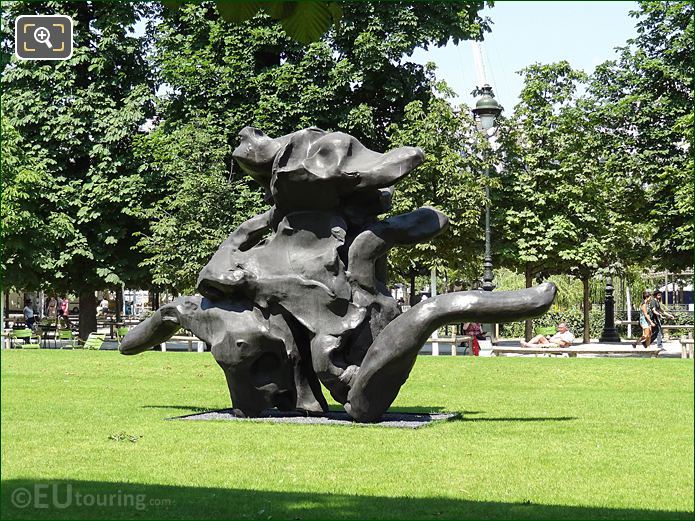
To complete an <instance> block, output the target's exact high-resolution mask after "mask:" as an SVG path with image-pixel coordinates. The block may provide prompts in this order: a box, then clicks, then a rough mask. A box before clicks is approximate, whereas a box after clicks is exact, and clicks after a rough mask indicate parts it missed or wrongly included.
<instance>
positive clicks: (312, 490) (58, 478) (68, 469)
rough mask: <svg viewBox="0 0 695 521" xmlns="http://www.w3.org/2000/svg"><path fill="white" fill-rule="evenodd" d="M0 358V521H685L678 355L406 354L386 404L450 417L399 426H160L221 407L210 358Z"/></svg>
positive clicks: (689, 411)
mask: <svg viewBox="0 0 695 521" xmlns="http://www.w3.org/2000/svg"><path fill="white" fill-rule="evenodd" d="M1 361H2V481H3V487H2V511H1V514H2V516H1V517H2V518H3V519H11V518H34V519H35V518H42V519H46V518H61V519H76V518H95V517H97V518H98V517H101V518H108V519H128V518H179V519H180V518H233V519H271V518H272V519H316V518H323V519H348V518H361V519H406V518H416V519H458V518H494V519H497V518H506V519H508V518H532V519H539V518H564V519H577V518H591V519H596V518H605V519H613V518H615V519H619V518H623V519H627V518H638V519H642V518H650V519H651V518H663V519H672V518H682V519H686V518H689V519H692V512H693V363H692V360H680V359H666V360H661V359H605V358H603V359H582V358H579V359H568V358H535V359H534V358H473V357H457V358H451V357H446V358H445V357H442V358H432V357H421V358H420V359H419V360H418V361H417V364H416V365H415V369H414V370H413V373H412V375H411V378H410V380H409V381H408V383H407V384H406V385H405V386H404V388H403V389H402V391H401V394H400V396H399V397H398V399H397V401H396V403H395V404H394V407H395V408H398V409H400V410H408V411H421V410H427V411H439V410H444V411H456V412H459V413H461V415H462V417H461V419H459V420H456V421H450V422H447V423H439V424H436V425H431V426H428V427H425V428H420V429H416V430H409V429H391V428H380V427H378V426H367V427H365V426H354V427H346V426H321V425H287V424H267V423H257V422H239V423H237V422H183V421H164V419H165V418H168V417H171V416H176V415H182V414H187V413H191V412H195V411H198V410H200V409H215V408H223V407H227V406H229V401H228V400H229V398H228V395H227V390H226V385H225V382H224V377H223V375H222V371H221V370H220V369H219V368H218V367H217V365H216V363H215V362H214V360H213V358H212V357H211V355H210V354H204V355H201V354H197V353H152V352H151V353H145V354H143V355H140V356H136V357H124V356H121V355H119V354H118V353H116V352H103V351H102V352H86V351H52V350H42V351H38V350H33V351H29V350H25V351H22V350H13V351H3V352H2V358H1ZM25 489H26V490H25ZM54 493H55V497H53V494H54ZM68 497H69V498H70V499H71V501H72V503H71V504H70V505H67V500H66V498H68ZM25 502H30V505H29V506H28V507H25V508H20V507H19V506H17V505H20V506H23V504H24V503H25ZM92 503H96V504H92ZM104 503H105V504H104ZM44 504H49V505H52V506H51V507H50V508H49V509H42V508H41V509H36V508H35V506H39V507H41V506H43V505H44Z"/></svg>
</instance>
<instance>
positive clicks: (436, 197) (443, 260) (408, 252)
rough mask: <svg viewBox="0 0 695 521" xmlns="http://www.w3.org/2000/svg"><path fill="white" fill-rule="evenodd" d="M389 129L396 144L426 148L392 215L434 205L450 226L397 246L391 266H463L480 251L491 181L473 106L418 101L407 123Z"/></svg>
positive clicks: (408, 110) (399, 193)
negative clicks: (422, 239) (481, 220)
mask: <svg viewBox="0 0 695 521" xmlns="http://www.w3.org/2000/svg"><path fill="white" fill-rule="evenodd" d="M389 130H390V134H391V146H393V147H396V146H403V145H411V146H419V147H421V148H422V149H423V150H425V151H426V158H425V161H424V163H423V164H422V165H420V166H419V167H418V168H417V169H416V170H415V171H414V172H412V173H411V174H410V175H409V176H408V177H406V178H405V180H403V181H402V182H400V183H399V184H398V185H397V186H396V190H395V192H394V195H393V209H392V214H400V213H406V212H409V211H412V210H415V209H417V208H420V207H422V206H434V207H436V208H437V209H438V210H441V211H442V212H444V213H445V214H446V215H447V216H448V217H449V229H448V230H447V231H446V232H444V233H443V234H441V235H440V236H439V237H437V238H436V239H434V240H432V241H430V242H426V243H421V244H416V245H414V246H409V247H399V248H397V249H395V250H393V251H392V253H391V254H390V256H389V260H390V263H391V266H392V267H393V268H395V269H396V270H397V271H398V272H400V273H401V274H403V275H405V274H407V273H408V272H409V271H410V269H411V268H414V269H417V270H420V269H422V268H423V267H432V266H437V267H446V268H451V269H455V270H463V269H464V268H465V267H466V266H467V265H468V264H470V263H471V260H472V259H474V257H475V252H478V251H480V248H479V245H480V240H479V239H480V237H481V235H482V232H481V228H480V223H479V218H480V215H481V208H482V207H483V206H484V203H485V194H484V186H485V183H486V177H485V171H486V166H485V164H484V163H483V161H482V160H481V159H480V156H479V154H478V153H477V152H478V151H480V150H482V149H483V148H484V147H485V144H486V142H485V141H484V140H483V139H482V138H481V137H480V133H479V132H477V131H476V130H475V126H474V124H473V121H472V119H471V116H470V110H469V109H468V108H467V107H465V106H462V107H460V108H459V110H454V109H453V107H452V106H451V105H450V104H449V103H448V102H447V101H446V100H445V99H441V98H438V97H435V98H432V99H431V100H430V102H429V103H428V104H427V105H423V103H422V102H420V101H413V102H411V103H410V104H409V105H408V106H407V107H406V111H405V116H404V118H403V121H402V123H399V124H394V125H392V126H391V127H390V129H389ZM462 152H463V153H462Z"/></svg>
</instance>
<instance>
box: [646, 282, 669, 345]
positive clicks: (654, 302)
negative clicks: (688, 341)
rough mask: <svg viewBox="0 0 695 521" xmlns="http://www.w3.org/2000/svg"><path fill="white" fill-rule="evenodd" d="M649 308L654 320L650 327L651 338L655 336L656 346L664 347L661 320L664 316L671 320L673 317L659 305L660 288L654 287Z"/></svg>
mask: <svg viewBox="0 0 695 521" xmlns="http://www.w3.org/2000/svg"><path fill="white" fill-rule="evenodd" d="M649 308H650V311H651V315H652V320H653V321H654V327H653V328H652V338H656V347H658V348H659V349H663V348H664V335H663V321H664V318H670V319H671V320H673V319H674V318H675V317H674V316H673V315H672V314H671V313H669V312H668V311H666V310H665V309H664V308H662V307H661V290H659V289H655V290H654V293H652V298H651V300H650V301H649Z"/></svg>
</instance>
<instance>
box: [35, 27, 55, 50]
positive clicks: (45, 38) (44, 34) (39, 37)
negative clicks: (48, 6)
mask: <svg viewBox="0 0 695 521" xmlns="http://www.w3.org/2000/svg"><path fill="white" fill-rule="evenodd" d="M50 38H51V32H50V31H49V30H48V29H46V28H45V27H37V28H36V30H35V31H34V39H35V40H36V41H37V42H39V43H45V44H46V47H48V48H49V49H53V45H51V40H50Z"/></svg>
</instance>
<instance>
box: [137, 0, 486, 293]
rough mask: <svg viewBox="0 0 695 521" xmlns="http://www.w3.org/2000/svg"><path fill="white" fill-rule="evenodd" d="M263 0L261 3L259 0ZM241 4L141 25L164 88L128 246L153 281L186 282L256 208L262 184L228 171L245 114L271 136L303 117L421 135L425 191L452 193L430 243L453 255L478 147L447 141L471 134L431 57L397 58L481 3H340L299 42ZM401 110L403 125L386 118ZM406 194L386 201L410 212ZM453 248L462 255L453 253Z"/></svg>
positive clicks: (143, 155) (182, 11) (187, 9)
mask: <svg viewBox="0 0 695 521" xmlns="http://www.w3.org/2000/svg"><path fill="white" fill-rule="evenodd" d="M277 5H278V6H279V5H280V4H277ZM218 7H219V4H218ZM247 7H248V6H247ZM263 7H264V9H265V10H266V11H268V9H267V8H269V7H270V4H268V5H264V6H263ZM250 8H251V9H250V10H249V11H248V12H247V13H246V14H245V15H244V16H243V18H244V19H246V21H244V22H241V23H234V24H230V23H228V22H227V21H225V19H224V18H220V17H219V15H218V12H217V8H216V7H215V6H214V5H213V4H212V3H210V2H204V3H202V4H193V3H190V4H188V3H187V4H183V5H182V6H181V7H180V8H179V9H177V10H175V11H165V12H164V13H163V19H162V22H161V23H160V24H159V25H158V26H157V27H156V29H153V32H152V36H153V39H154V42H155V52H154V54H153V60H154V63H155V64H156V66H157V71H158V74H159V81H160V82H161V83H165V84H167V85H168V89H167V90H166V94H165V99H164V100H163V102H162V103H161V105H160V107H159V119H160V121H161V122H163V123H160V126H159V127H158V129H157V130H156V131H155V132H153V133H152V136H149V137H148V138H147V139H145V140H142V141H141V142H140V144H141V148H140V150H139V152H138V161H139V162H140V163H141V164H142V168H141V171H140V172H141V174H142V175H145V176H146V178H147V179H148V181H147V183H146V185H147V186H150V187H151V186H157V187H158V189H156V190H154V191H153V192H152V193H148V190H150V188H146V187H143V188H142V190H141V195H142V202H141V203H140V204H139V206H140V209H138V211H137V213H136V215H140V216H145V218H146V219H148V221H149V223H150V224H149V229H148V230H147V231H145V232H144V235H143V236H142V238H141V240H140V242H139V244H138V248H139V249H140V250H141V251H142V252H143V253H145V255H146V256H147V259H146V260H145V261H144V262H143V264H142V265H143V266H145V267H147V268H148V269H150V270H151V271H152V273H153V277H154V278H153V280H154V282H155V283H156V284H158V285H163V286H166V287H169V288H171V289H173V290H174V291H184V290H185V289H190V288H192V286H193V285H194V283H195V275H196V273H197V271H198V270H199V269H200V267H201V266H202V264H203V263H204V262H205V261H206V260H207V258H209V255H210V254H211V253H212V251H214V249H215V247H216V245H217V244H219V242H221V240H222V239H223V238H224V237H226V235H227V234H228V233H229V232H230V231H231V229H233V227H234V226H236V225H237V224H239V223H240V222H242V221H243V220H244V219H246V218H248V217H249V216H251V215H254V214H256V213H258V212H261V211H263V210H264V208H265V205H264V203H263V202H262V200H261V196H260V192H259V191H258V190H257V189H255V188H253V186H252V185H249V183H248V181H247V180H240V179H235V180H234V182H233V183H232V184H229V183H227V179H228V178H229V168H230V167H229V166H227V165H231V160H232V159H231V152H232V150H233V149H234V148H235V147H236V145H237V142H238V137H237V134H238V133H239V131H240V130H241V129H242V128H243V127H245V126H247V125H251V126H255V127H258V128H259V129H261V130H262V131H263V132H265V133H266V134H268V135H270V136H273V137H277V136H281V135H284V134H288V133H290V132H293V131H295V130H298V129H300V128H305V127H308V126H312V125H314V126H318V127H321V128H324V129H326V130H340V131H345V132H349V133H351V134H353V135H354V136H355V137H357V138H358V139H360V140H361V141H362V142H363V143H364V144H365V145H367V146H369V147H371V148H373V149H375V150H385V149H387V148H389V147H392V146H397V145H399V144H401V143H402V144H407V145H413V144H415V145H418V144H420V145H422V146H423V147H425V148H426V150H427V152H428V153H429V154H431V155H430V159H429V160H428V163H427V165H426V166H425V168H424V169H422V168H421V169H420V170H419V171H420V172H422V173H423V175H424V176H425V177H427V176H429V177H430V178H432V177H436V176H440V177H441V179H439V180H436V179H435V181H434V183H431V182H429V181H428V186H430V187H432V188H434V191H432V192H431V193H430V194H425V195H426V198H427V199H428V200H429V201H431V203H436V204H437V205H438V206H442V202H445V201H447V200H449V199H450V202H449V204H448V206H446V208H445V210H446V211H447V213H450V214H452V215H453V222H454V226H452V232H451V234H450V235H449V238H448V239H447V240H448V242H446V241H445V240H444V239H443V240H442V241H441V244H440V245H439V246H436V247H437V248H438V250H439V251H440V253H441V250H442V247H444V246H446V247H447V248H449V247H451V249H452V254H451V255H450V256H449V257H448V258H449V259H452V260H451V262H453V263H454V265H456V266H460V265H461V264H462V263H463V261H464V259H465V258H466V256H470V252H471V251H473V249H470V248H463V247H459V248H456V247H455V244H454V242H455V241H456V240H457V239H459V238H462V237H465V236H467V234H468V235H475V229H476V226H477V217H478V215H479V207H480V204H479V201H480V198H481V196H480V194H481V189H480V187H479V185H478V184H477V182H476V181H477V180H476V178H475V176H474V175H473V174H472V173H471V171H475V168H474V167H473V166H472V165H475V163H476V159H475V158H467V159H466V160H462V159H461V158H460V157H459V153H458V151H459V150H460V149H458V148H456V147H457V146H459V144H461V143H466V145H467V146H469V147H470V146H471V142H472V140H473V139H474V138H472V137H471V136H466V135H459V134H463V131H462V130H461V128H466V127H469V126H470V121H469V119H468V118H466V117H465V116H460V115H456V114H454V113H453V112H452V110H451V108H450V107H449V106H448V104H446V102H444V101H442V100H437V99H435V97H434V94H433V90H434V89H435V87H436V85H435V81H434V69H433V67H431V66H421V65H417V64H414V63H412V62H409V61H407V59H406V58H405V57H406V56H407V55H410V54H411V53H412V52H413V50H414V49H415V48H416V47H427V46H428V45H443V44H444V43H446V41H447V40H448V39H449V37H452V38H454V39H455V40H457V41H458V40H459V39H463V38H471V37H478V36H480V35H481V34H482V32H483V31H485V30H488V26H487V22H486V21H485V20H483V19H481V18H480V17H479V16H478V11H479V10H480V9H481V8H482V3H470V4H464V3H451V4H432V5H428V6H425V5H421V4H414V5H405V4H401V3H393V4H388V3H384V4H379V5H374V4H360V5H359V6H357V5H353V4H344V5H343V18H342V21H341V25H340V27H339V28H338V29H335V30H332V31H331V32H330V34H329V35H327V36H326V37H325V38H323V39H322V40H321V41H318V42H315V43H312V44H311V45H308V46H302V45H299V44H298V43H297V42H295V41H293V40H291V39H290V38H288V37H287V35H286V34H285V32H284V31H283V30H282V29H281V26H280V24H278V23H277V22H276V21H275V20H276V19H277V18H278V16H276V15H277V13H274V12H268V13H265V14H264V13H260V12H259V13H258V14H256V15H255V16H252V17H251V16H250V14H251V12H252V11H253V9H255V6H250ZM308 8H312V9H313V7H311V6H309V5H308V3H307V5H304V3H299V4H297V5H296V6H295V8H294V9H295V11H294V12H295V13H300V12H301V11H302V10H303V9H308ZM224 10H225V12H226V10H229V13H228V15H229V16H236V15H237V14H243V13H242V12H241V10H236V11H234V13H232V5H231V4H230V5H229V6H228V7H224ZM256 11H257V10H256ZM256 11H253V12H256ZM270 11H272V9H270ZM286 20H289V19H286ZM411 102H415V103H413V104H412V105H410V106H408V104H409V103H411ZM406 106H408V109H407V112H408V115H407V116H406ZM426 111H433V114H429V115H426V114H425V112H426ZM438 116H440V117H441V118H442V121H441V122H437V121H436V117H438ZM406 117H407V118H408V121H407V122H405V123H404V124H403V125H402V126H394V127H390V125H392V124H394V123H399V122H401V121H403V120H404V119H405V118H406ZM424 118H427V121H428V125H429V126H430V128H432V129H433V130H435V129H437V127H438V125H440V126H441V127H442V130H445V131H446V136H444V137H441V138H439V142H438V143H435V142H434V141H433V140H429V138H428V137H427V136H425V135H424V134H423V133H422V132H420V133H419V135H417V136H416V135H415V133H416V131H417V129H416V128H415V126H417V125H420V124H421V122H422V121H421V120H423V119H424ZM389 132H393V133H394V137H393V138H389ZM411 138H412V139H416V140H417V141H416V142H413V141H411ZM447 140H448V141H447ZM438 158H441V159H438ZM167 163H171V164H170V165H168V166H167ZM463 166H466V168H465V169H462V168H460V167H463ZM423 179H424V178H423ZM152 180H156V182H155V183H154V185H153V184H152ZM399 189H400V187H399ZM407 190H410V192H413V189H411V188H408V187H406V191H407ZM457 190H458V191H457ZM160 199H161V200H162V202H161V203H157V202H156V201H157V200H160ZM421 199H422V198H421ZM416 203H417V204H420V203H419V201H414V200H413V199H412V197H411V199H410V200H406V197H404V198H401V199H399V200H398V202H397V209H398V211H409V210H412V209H414V208H415V207H416V206H414V204H416ZM423 204H424V203H423ZM449 210H451V212H449ZM394 211H395V210H394ZM216 212H217V213H216ZM471 222H472V223H473V224H470V223H471ZM192 238H193V239H195V240H194V241H193V242H191V239H192ZM459 243H460V244H462V242H461V241H459V242H458V243H457V244H459ZM436 251H437V250H435V249H432V247H429V249H428V250H426V251H425V252H424V255H425V257H426V258H428V259H431V258H433V257H434V256H435V253H436ZM459 253H460V254H461V259H453V256H454V255H456V254H459ZM454 261H455V262H454ZM404 262H405V261H404Z"/></svg>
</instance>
